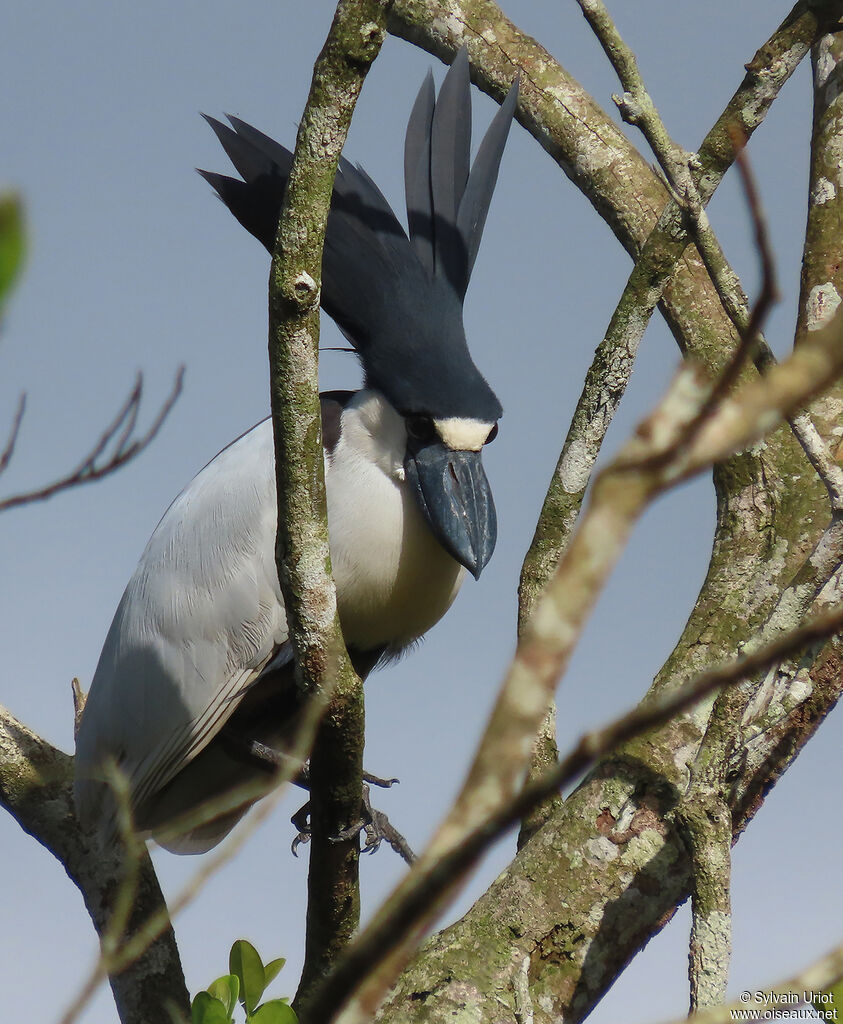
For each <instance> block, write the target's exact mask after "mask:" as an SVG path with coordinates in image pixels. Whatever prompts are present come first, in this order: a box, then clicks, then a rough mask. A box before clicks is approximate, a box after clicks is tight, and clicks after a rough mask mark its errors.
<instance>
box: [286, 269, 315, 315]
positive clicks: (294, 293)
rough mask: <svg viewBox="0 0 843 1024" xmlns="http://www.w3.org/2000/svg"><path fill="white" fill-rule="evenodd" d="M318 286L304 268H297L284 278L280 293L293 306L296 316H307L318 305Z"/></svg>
mask: <svg viewBox="0 0 843 1024" xmlns="http://www.w3.org/2000/svg"><path fill="white" fill-rule="evenodd" d="M320 291H321V289H320V287H319V285H318V284H317V283H316V281H315V280H314V279H313V277H312V276H311V275H310V274H309V273H308V272H307V271H306V270H299V271H298V272H295V273H293V274H292V276H290V277H288V278H286V280H285V281H284V282H283V284H282V288H281V294H282V295H283V297H284V301H285V302H287V303H289V305H290V306H292V307H293V310H294V312H295V315H296V316H307V315H308V314H309V313H312V312H313V310H314V309H316V308H317V307H318V305H319V299H320Z"/></svg>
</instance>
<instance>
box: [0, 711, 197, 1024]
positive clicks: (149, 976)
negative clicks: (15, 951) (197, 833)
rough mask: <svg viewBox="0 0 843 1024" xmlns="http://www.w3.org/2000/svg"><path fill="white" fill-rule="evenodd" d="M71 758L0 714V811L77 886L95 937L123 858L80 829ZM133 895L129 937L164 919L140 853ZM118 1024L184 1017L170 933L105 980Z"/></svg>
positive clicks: (105, 926) (110, 905) (104, 926)
mask: <svg viewBox="0 0 843 1024" xmlns="http://www.w3.org/2000/svg"><path fill="white" fill-rule="evenodd" d="M72 785H73V759H72V758H71V757H69V756H68V755H67V754H65V753H63V752H62V751H60V750H57V749H56V748H55V747H53V746H51V745H50V744H49V743H47V742H46V741H45V740H43V739H41V737H40V736H37V735H36V734H35V733H33V732H32V730H30V729H28V728H27V727H26V726H25V725H23V724H22V723H21V722H19V721H17V719H15V718H14V717H13V716H12V715H11V714H10V713H9V712H8V711H6V710H5V709H4V708H0V804H2V806H3V807H5V808H6V810H7V811H9V813H10V814H11V815H12V816H13V817H14V818H15V819H16V820H17V822H18V823H19V824H20V826H21V828H22V829H23V830H24V831H25V832H27V833H28V834H29V835H31V836H32V837H33V838H34V839H35V840H37V842H39V843H40V844H41V845H42V846H44V847H45V848H46V849H48V850H49V851H50V853H52V854H53V856H54V857H56V859H57V860H58V861H59V863H60V864H61V865H62V867H63V868H64V870H65V871H66V872H67V874H68V876H69V877H70V879H71V881H72V882H73V883H74V884H75V885H76V886H77V888H78V889H79V890H80V892H81V893H82V896H83V898H84V900H85V906H86V907H87V908H88V913H89V914H90V915H91V920H92V921H93V923H94V927H95V928H96V930H97V934H98V935H100V936H101V937H102V936H105V935H106V934H108V930H109V928H110V924H111V919H112V914H113V912H114V907H115V902H116V899H117V896H118V893H119V892H120V891H121V888H122V886H123V883H124V866H123V863H122V857H121V853H120V851H119V850H118V849H116V847H115V846H114V845H113V844H112V845H111V846H110V847H109V848H108V849H102V848H101V847H100V846H99V844H98V843H97V841H96V839H95V838H94V837H93V836H89V835H85V834H84V833H83V832H82V831H81V829H80V828H79V824H78V822H77V821H76V816H75V813H74V808H73V792H72ZM137 870H138V876H137V886H136V896H135V900H134V904H133V907H132V913H131V916H130V918H129V922H128V926H127V928H126V930H125V934H126V935H127V936H132V935H133V934H134V933H135V931H136V930H137V929H138V927H139V926H140V925H141V923H142V922H144V921H146V919H147V918H149V917H150V916H152V915H157V914H161V913H164V914H165V913H166V907H165V904H164V898H163V896H162V895H161V890H160V888H159V886H158V881H157V879H156V877H155V872H154V871H153V868H152V864H151V862H150V860H149V857H148V855H147V854H146V852H145V851H144V852H143V853H142V855H141V856H140V859H139V862H138V864H137ZM109 980H110V982H111V988H112V991H113V993H114V999H115V1002H116V1004H117V1011H118V1013H119V1015H120V1020H121V1021H122V1024H147V1022H148V1021H149V1020H150V1017H151V1015H155V1016H157V1017H158V1018H159V1019H165V1018H164V1014H165V1013H166V1010H167V1007H168V1005H172V1006H173V1007H174V1008H175V1009H176V1010H177V1011H179V1012H180V1013H182V1014H184V1015H187V1014H188V1013H189V999H188V994H187V988H186V986H185V983H184V975H183V973H182V969H181V962H180V960H179V954H178V950H177V948H176V944H175V938H174V936H173V930H172V928H170V927H169V926H165V927H163V928H162V929H161V934H160V936H159V937H158V938H157V939H156V940H155V941H154V942H152V943H151V944H150V945H148V947H147V948H146V949H145V951H144V952H143V953H142V954H141V955H140V956H139V957H138V958H137V959H136V960H134V961H133V962H132V963H131V964H129V965H128V966H126V967H125V969H123V970H120V971H115V972H114V973H113V974H112V975H111V977H110V979H109Z"/></svg>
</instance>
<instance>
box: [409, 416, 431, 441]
mask: <svg viewBox="0 0 843 1024" xmlns="http://www.w3.org/2000/svg"><path fill="white" fill-rule="evenodd" d="M405 422H406V424H407V433H408V435H409V436H410V437H412V438H413V440H414V441H432V440H433V439H434V438H435V437H436V427H435V426H434V425H433V420H432V419H431V418H430V417H429V416H408V417H407V419H406V421H405Z"/></svg>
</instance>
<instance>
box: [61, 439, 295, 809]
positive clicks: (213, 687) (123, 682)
mask: <svg viewBox="0 0 843 1024" xmlns="http://www.w3.org/2000/svg"><path fill="white" fill-rule="evenodd" d="M273 465H274V460H273V452H272V431H271V424H270V423H269V421H265V422H264V423H261V424H259V425H258V426H257V427H255V428H254V429H253V430H252V431H250V432H249V433H248V434H245V435H244V436H243V437H241V438H240V439H239V440H238V441H236V442H235V443H234V444H233V445H231V446H229V447H228V448H226V449H225V450H224V451H223V452H221V453H220V454H219V455H218V456H217V457H216V459H214V460H213V462H211V463H209V465H208V466H206V467H205V469H204V470H202V472H201V473H200V474H199V475H198V476H197V477H196V478H195V479H194V480H193V481H192V483H191V484H190V485H189V486H188V487H187V488H186V489H185V490H184V491H183V492H182V494H180V495H179V497H178V498H177V499H176V500H175V501H174V502H173V504H172V505H171V506H170V508H169V509H168V511H167V512H166V513H165V515H164V517H163V519H162V520H161V522H160V523H159V525H158V527H157V529H156V530H155V533H154V534H153V536H152V538H151V539H150V541H149V544H148V545H147V547H146V550H145V551H144V553H143V556H142V557H141V560H140V563H139V565H138V568H137V570H136V571H135V574H134V576H133V577H132V579H131V580H130V582H129V585H128V586H127V588H126V591H125V593H124V595H123V598H122V600H121V602H120V606H119V607H118V609H117V613H116V615H115V617H114V621H113V622H112V625H111V628H110V630H109V632H108V636H107V638H106V641H105V645H104V647H103V651H102V654H101V656H100V661H99V664H98V666H97V670H96V672H95V675H94V679H93V682H92V684H91V689H90V692H89V694H88V700H87V703H86V707H85V712H84V714H83V716H82V722H81V724H80V728H79V734H78V737H77V746H76V751H77V764H76V800H77V807H78V810H79V814H80V818H81V819H82V821H83V823H86V824H93V823H94V822H99V823H100V824H101V825H102V826H104V827H110V826H108V825H107V823H106V822H105V821H104V819H105V818H111V816H112V813H113V812H110V811H109V809H108V803H109V800H108V789H107V787H106V786H105V785H104V784H103V767H104V765H105V764H106V763H107V762H109V761H112V762H116V763H117V765H119V766H120V768H121V769H122V770H123V771H124V772H125V773H126V775H127V777H128V780H129V785H130V793H131V799H132V804H133V806H134V807H136V808H139V807H141V806H142V805H143V803H144V802H145V801H146V800H148V799H150V798H151V797H152V796H154V794H155V793H156V792H157V791H158V790H160V789H161V788H162V787H163V786H165V785H166V784H167V782H168V781H170V780H171V779H172V778H173V777H174V776H175V775H176V774H177V773H178V772H179V771H180V770H181V769H182V768H183V767H184V766H185V765H186V764H187V763H188V762H189V761H190V760H192V759H193V758H194V757H195V756H196V755H197V754H198V753H199V752H200V751H201V750H202V749H203V748H204V747H205V746H206V745H207V744H208V743H209V742H210V741H211V740H212V739H213V737H214V736H215V735H216V734H217V732H218V731H219V730H220V728H222V726H223V724H224V723H225V721H226V720H227V719H228V718H229V716H230V715H231V714H232V713H233V711H234V710H235V708H236V707H237V704H238V702H239V699H240V698H241V697H242V696H243V694H244V693H245V692H246V691H247V690H248V688H249V687H250V685H251V684H252V683H253V682H254V681H255V679H256V678H257V677H258V675H259V674H260V673H261V671H263V669H264V668H265V667H266V666H267V665H268V664H269V663H270V661H271V660H272V659H273V658H274V657H275V656H276V655H277V652H278V651H279V649H281V648H282V647H283V645H284V644H285V642H286V640H287V624H286V615H285V612H284V605H283V601H282V598H281V594H280V590H279V587H278V580H277V575H276V570H275V563H274V555H273V553H274V549H275V543H274V540H275V528H276V500H275V482H274V472H273Z"/></svg>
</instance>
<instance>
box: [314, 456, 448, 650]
mask: <svg viewBox="0 0 843 1024" xmlns="http://www.w3.org/2000/svg"><path fill="white" fill-rule="evenodd" d="M327 468H328V479H327V491H328V527H329V532H330V536H331V561H332V564H333V571H334V579H335V580H336V584H337V600H338V605H339V615H340V621H341V623H342V629H343V634H344V636H345V639H346V643H348V644H349V645H350V646H352V647H359V648H361V649H363V650H370V649H372V648H376V647H380V646H383V645H387V646H389V647H392V648H396V649H398V648H401V647H405V646H406V645H407V644H409V643H412V642H413V641H414V640H417V639H418V638H419V637H420V636H422V634H424V633H425V632H427V630H428V629H430V628H431V626H433V625H435V624H436V623H437V622H438V621H439V619H441V618H442V616H443V615H444V614H445V612H446V611H447V610H448V609H449V608H450V606H451V604H452V603H453V600H454V598H455V597H456V595H457V591H458V590H459V588H460V585H461V583H462V579H463V575H464V572H465V570H464V569H463V568H462V566H461V565H460V564H459V563H458V562H456V561H455V560H454V559H453V558H452V557H451V556H450V555H449V554H448V553H447V552H446V551H445V550H444V548H442V547H441V545H440V544H439V543H438V541H436V540H435V539H434V537H433V535H432V533H431V532H430V529H429V527H428V526H427V523H426V522H425V520H424V518H423V516H422V513H421V510H420V509H419V507H418V505H417V503H416V501H415V499H414V497H413V496H412V494H411V493H410V491H409V488H408V487H407V485H406V484H405V483H404V481H403V480H401V479H395V478H394V477H391V476H388V475H386V474H385V473H384V472H382V471H381V470H380V469H379V468H378V467H376V466H374V465H372V464H371V463H369V462H366V461H364V460H360V461H357V460H350V461H346V460H343V461H342V462H341V463H338V462H334V464H333V465H332V466H329V467H327Z"/></svg>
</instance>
